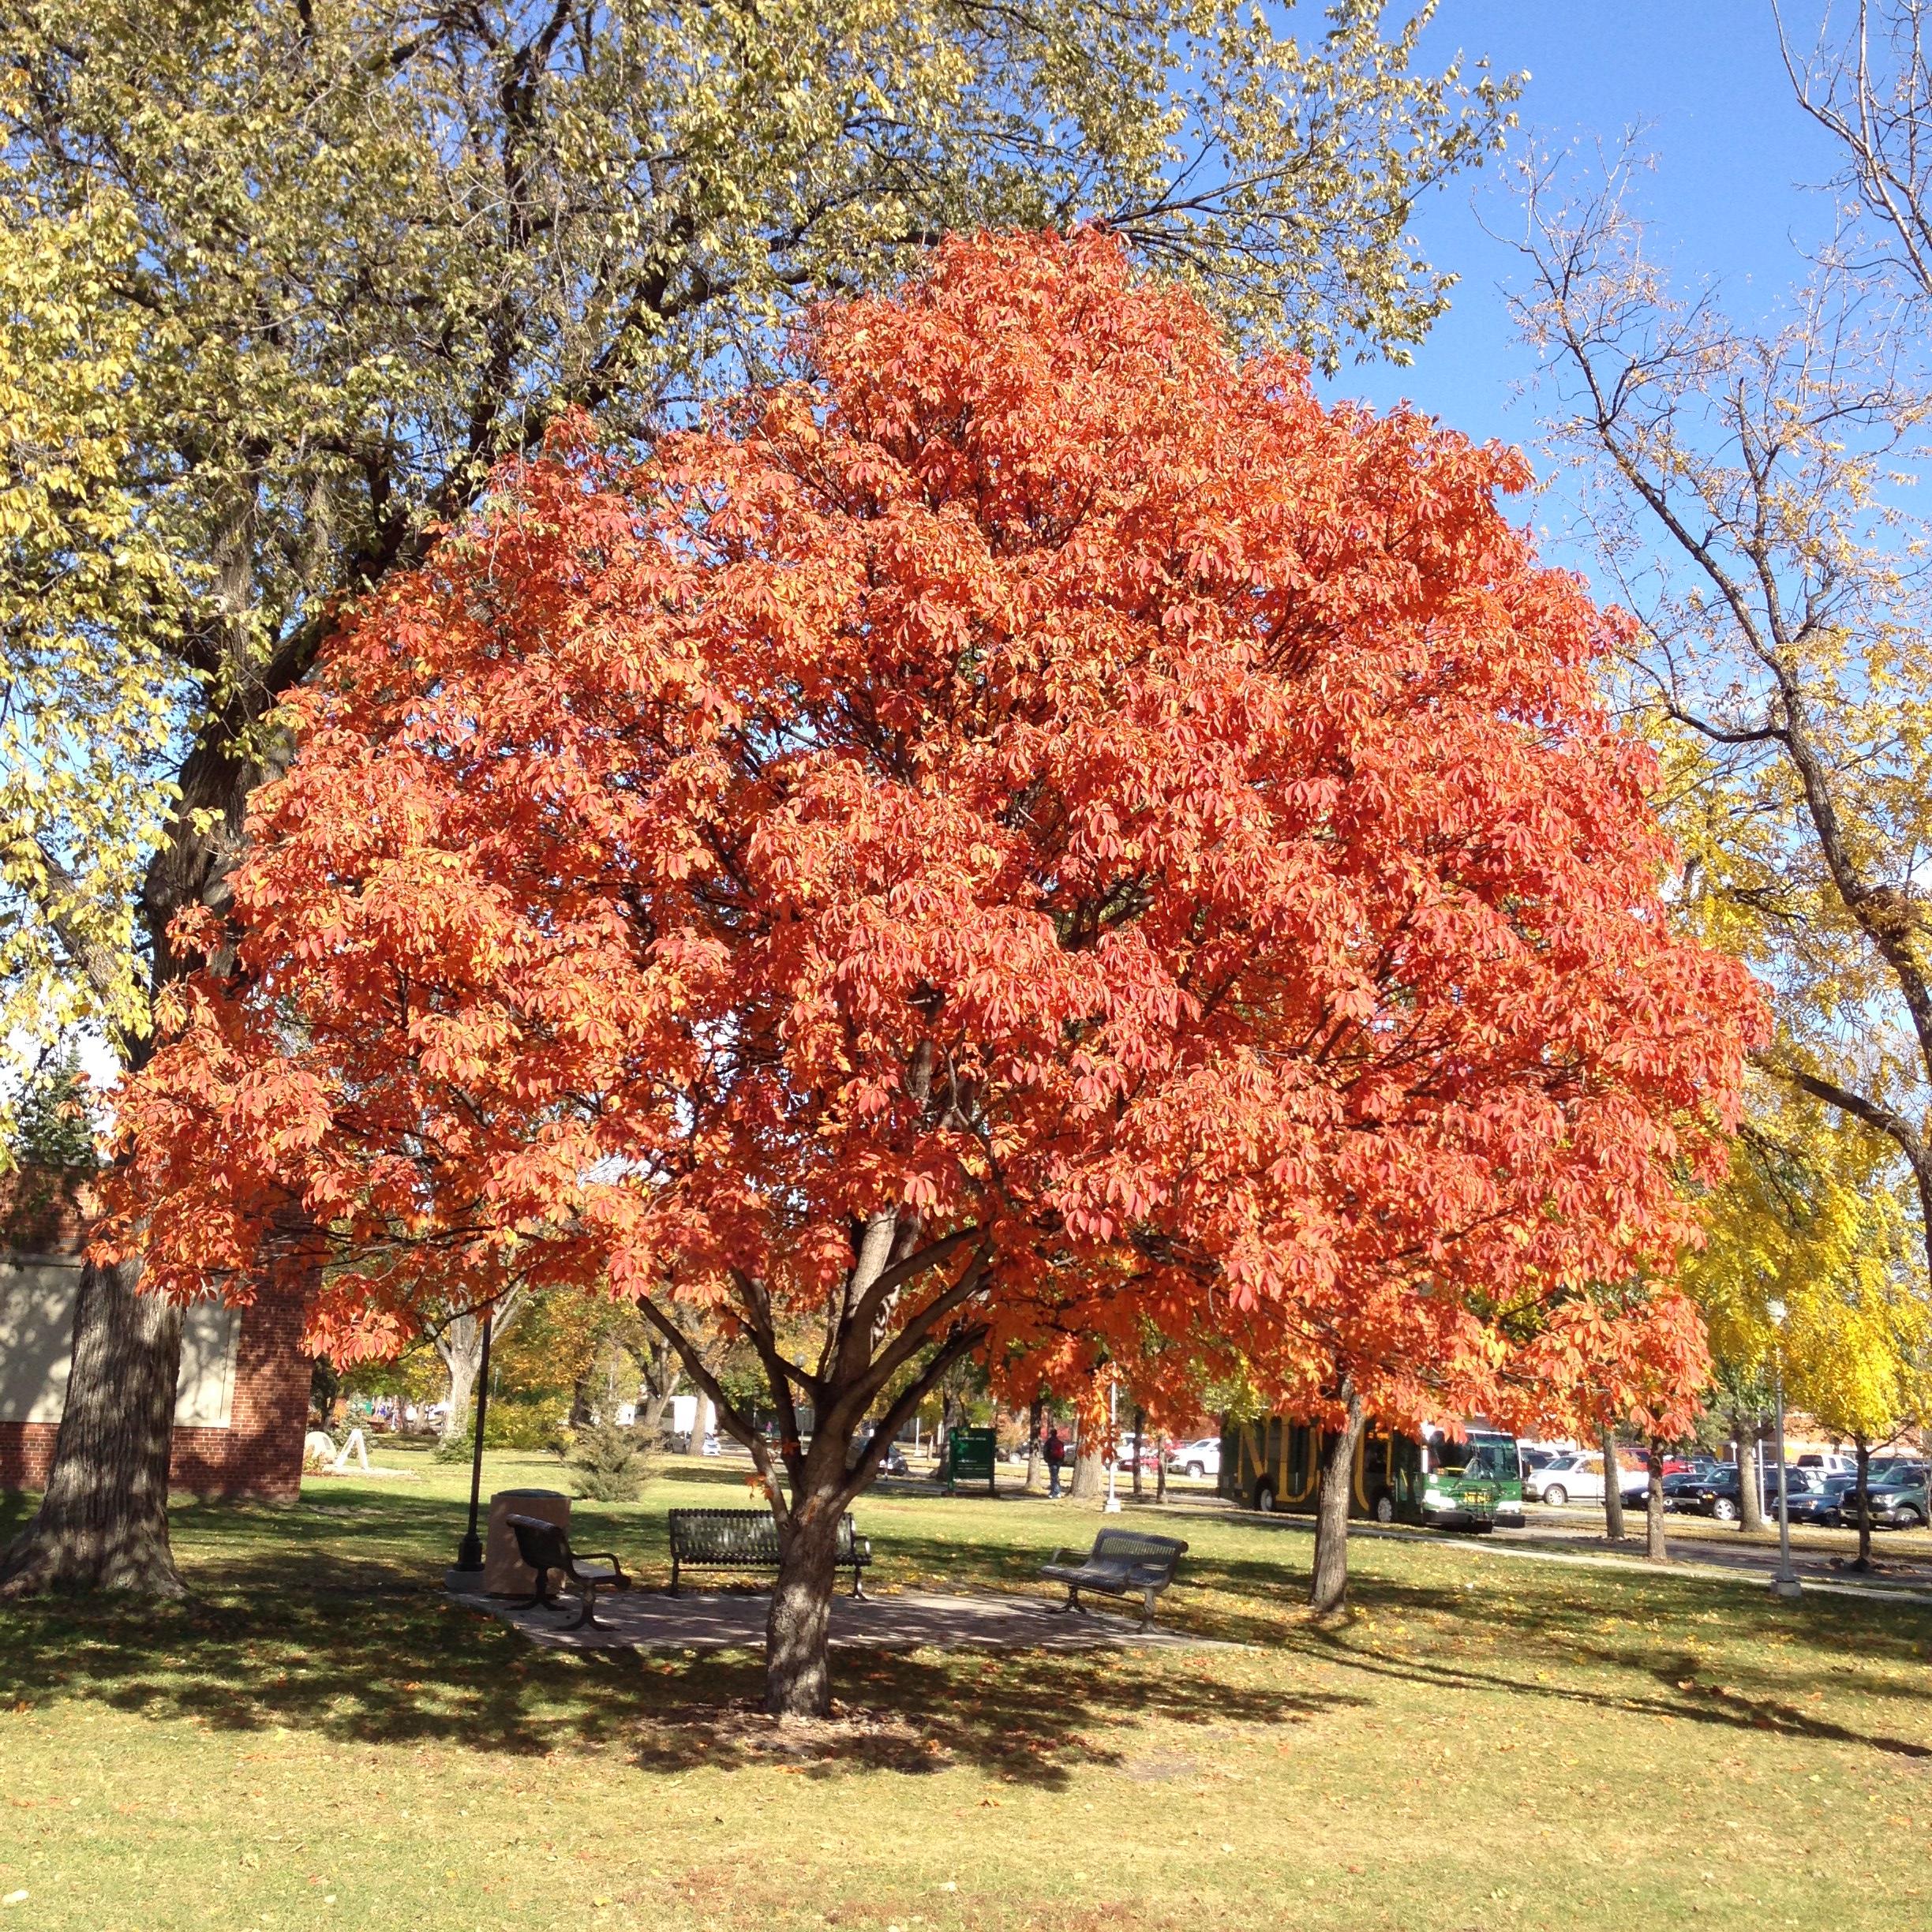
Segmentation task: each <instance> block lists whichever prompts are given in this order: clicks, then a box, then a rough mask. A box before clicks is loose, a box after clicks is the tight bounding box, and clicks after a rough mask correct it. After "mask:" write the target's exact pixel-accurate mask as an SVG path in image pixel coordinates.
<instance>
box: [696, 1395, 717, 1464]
mask: <svg viewBox="0 0 1932 1932" xmlns="http://www.w3.org/2000/svg"><path fill="white" fill-rule="evenodd" d="M711 1429H712V1424H711V1398H710V1396H709V1395H706V1393H705V1392H704V1391H703V1390H702V1389H700V1390H699V1391H698V1406H697V1408H696V1409H695V1410H694V1411H693V1412H692V1415H691V1454H692V1455H703V1454H704V1446H705V1441H706V1438H707V1437H708V1436H710V1434H711Z"/></svg>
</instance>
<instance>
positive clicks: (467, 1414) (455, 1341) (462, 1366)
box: [436, 1315, 483, 1442]
mask: <svg viewBox="0 0 1932 1932" xmlns="http://www.w3.org/2000/svg"><path fill="white" fill-rule="evenodd" d="M436 1353H437V1354H439V1355H440V1356H441V1357H443V1367H444V1372H445V1373H446V1374H447V1376H448V1377H449V1388H448V1391H447V1394H446V1395H445V1396H444V1412H443V1429H442V1435H443V1440H444V1441H445V1442H447V1441H449V1440H451V1438H452V1437H454V1436H466V1435H467V1434H468V1433H469V1432H470V1423H471V1421H473V1420H474V1410H475V1407H476V1379H477V1369H478V1368H481V1366H482V1362H483V1324H482V1323H481V1321H479V1320H477V1317H476V1316H474V1315H459V1316H457V1317H456V1319H455V1320H454V1321H453V1322H451V1324H450V1325H449V1326H448V1327H447V1328H446V1329H444V1331H443V1333H442V1334H441V1335H439V1336H438V1337H437V1338H436Z"/></svg>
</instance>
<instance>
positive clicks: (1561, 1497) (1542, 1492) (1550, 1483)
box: [1523, 1450, 1604, 1506]
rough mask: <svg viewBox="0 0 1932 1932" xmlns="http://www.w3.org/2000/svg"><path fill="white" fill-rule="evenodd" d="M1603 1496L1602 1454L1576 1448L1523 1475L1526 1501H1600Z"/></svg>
mask: <svg viewBox="0 0 1932 1932" xmlns="http://www.w3.org/2000/svg"><path fill="white" fill-rule="evenodd" d="M1523 1500H1524V1501H1525V1502H1526V1503H1551V1504H1552V1505H1557V1506H1560V1505H1561V1504H1563V1503H1601V1501H1602V1500H1604V1463H1603V1458H1602V1457H1601V1455H1593V1454H1591V1453H1590V1452H1589V1451H1587V1450H1577V1451H1573V1452H1572V1453H1571V1454H1570V1455H1560V1456H1558V1457H1557V1458H1556V1459H1555V1460H1554V1461H1552V1462H1547V1463H1545V1464H1544V1466H1543V1467H1542V1468H1541V1469H1539V1470H1532V1471H1531V1472H1530V1473H1529V1474H1528V1475H1527V1476H1526V1477H1524V1478H1523Z"/></svg>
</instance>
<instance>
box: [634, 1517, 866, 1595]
mask: <svg viewBox="0 0 1932 1932" xmlns="http://www.w3.org/2000/svg"><path fill="white" fill-rule="evenodd" d="M833 1560H834V1563H835V1564H836V1566H837V1567H838V1568H839V1569H841V1570H843V1569H844V1568H845V1567H847V1566H848V1565H849V1566H850V1567H851V1569H852V1594H853V1595H854V1596H855V1597H863V1596H864V1594H865V1591H864V1589H863V1588H862V1587H861V1586H860V1582H859V1572H860V1571H863V1569H864V1567H866V1565H867V1563H870V1562H871V1560H872V1540H871V1537H862V1536H860V1535H859V1533H858V1532H857V1530H856V1529H854V1528H853V1526H852V1518H851V1516H850V1515H849V1514H848V1515H844V1516H842V1517H841V1518H840V1519H839V1526H838V1551H837V1556H836V1557H835V1558H834V1559H833ZM777 1567H778V1526H777V1523H775V1522H773V1520H772V1516H771V1512H770V1511H769V1510H708V1509H674V1510H672V1511H671V1594H672V1596H673V1597H675V1596H676V1594H677V1593H678V1577H679V1573H680V1571H685V1570H770V1571H774V1572H775V1571H777Z"/></svg>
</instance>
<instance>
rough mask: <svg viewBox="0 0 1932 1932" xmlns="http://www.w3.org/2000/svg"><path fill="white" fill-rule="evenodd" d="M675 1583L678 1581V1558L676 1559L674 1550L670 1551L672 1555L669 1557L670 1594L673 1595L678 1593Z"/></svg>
mask: <svg viewBox="0 0 1932 1932" xmlns="http://www.w3.org/2000/svg"><path fill="white" fill-rule="evenodd" d="M677 1583H678V1559H677V1556H676V1552H675V1551H674V1552H672V1557H671V1594H672V1596H673V1597H675V1596H676V1594H677V1593H678V1586H677Z"/></svg>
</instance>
